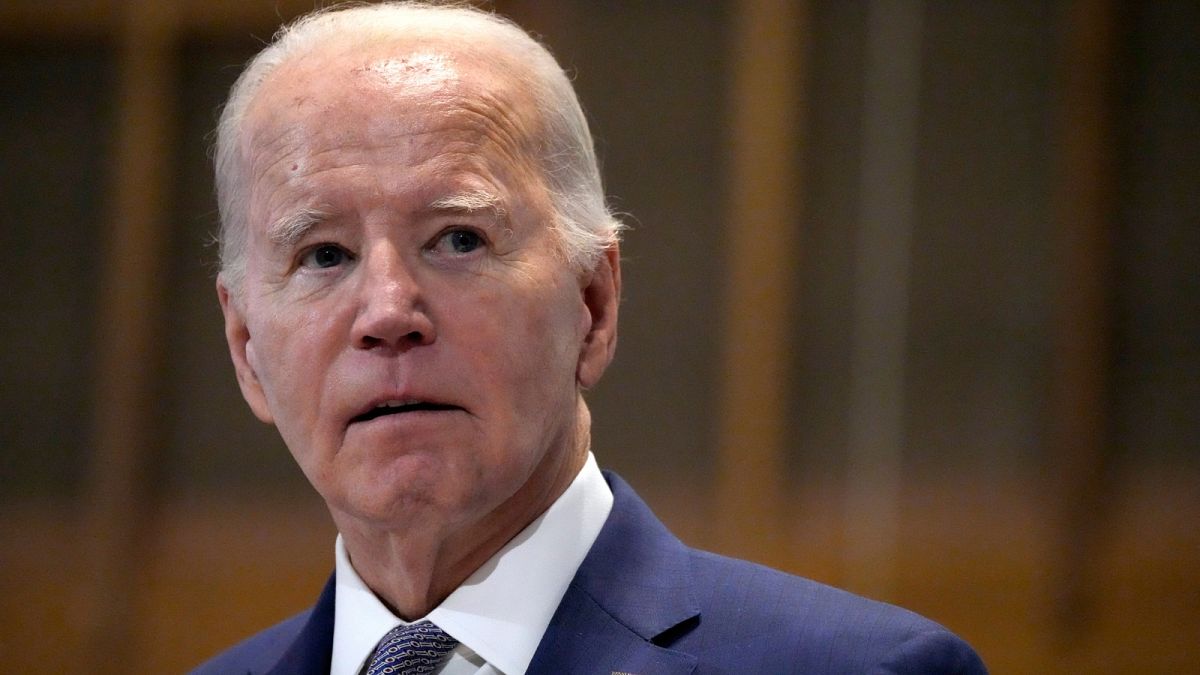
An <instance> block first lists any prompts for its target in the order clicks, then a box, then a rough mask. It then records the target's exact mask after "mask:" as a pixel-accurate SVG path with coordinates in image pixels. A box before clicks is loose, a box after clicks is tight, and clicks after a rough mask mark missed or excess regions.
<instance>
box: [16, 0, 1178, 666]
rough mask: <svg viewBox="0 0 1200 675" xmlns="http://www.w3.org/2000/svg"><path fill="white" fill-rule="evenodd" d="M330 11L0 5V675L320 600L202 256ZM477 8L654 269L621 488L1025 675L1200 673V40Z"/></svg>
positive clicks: (636, 336)
mask: <svg viewBox="0 0 1200 675" xmlns="http://www.w3.org/2000/svg"><path fill="white" fill-rule="evenodd" d="M312 6H313V2H312V0H304V1H300V0H125V1H120V0H5V2H4V3H3V4H0V92H3V93H2V94H0V95H2V96H3V100H4V103H3V105H2V106H0V138H3V142H2V143H0V167H2V168H0V172H2V173H0V200H2V201H0V213H3V214H4V223H3V225H2V226H0V251H7V252H8V253H10V254H12V257H10V258H8V259H7V260H8V262H7V263H6V268H7V269H8V270H9V274H8V277H7V279H8V281H7V282H6V283H5V286H6V290H5V291H4V292H3V293H2V294H0V308H2V309H0V321H2V326H3V327H2V329H0V340H2V343H0V346H2V348H0V360H2V361H0V363H2V365H0V372H3V377H2V381H3V387H2V388H0V397H2V407H0V409H2V410H3V411H4V412H5V417H6V419H5V421H4V423H3V424H2V425H0V598H2V600H0V671H3V672H13V673H18V672H19V673H37V672H45V673H51V672H60V671H61V669H62V668H63V666H62V665H61V664H62V662H63V661H62V659H63V656H64V655H83V656H82V657H78V656H77V657H75V658H85V659H86V661H84V662H85V663H88V670H89V671H91V672H105V671H106V670H107V671H109V672H137V673H172V672H182V671H184V670H186V669H188V668H189V667H191V666H193V665H195V664H197V663H198V662H200V661H202V660H203V659H205V658H206V657H208V656H209V655H211V654H213V653H215V652H216V651H218V650H219V649H221V648H222V647H224V646H226V645H229V644H231V643H232V642H234V641H236V640H237V639H240V638H241V637H243V636H245V635H248V634H249V633H251V632H253V631H255V630H257V629H258V628H261V627H264V626H266V625H268V624H270V623H273V622H275V621H277V620H279V619H281V618H283V617H285V616H289V615H291V614H292V613H295V612H297V611H299V610H301V609H303V608H305V607H307V606H308V605H309V604H310V603H311V602H312V601H313V600H314V599H315V596H316V594H317V593H318V591H319V589H320V587H321V585H322V583H323V582H324V580H325V578H326V577H327V575H328V574H329V572H330V571H331V569H332V551H333V537H334V530H333V528H332V525H331V524H330V521H329V518H328V516H327V515H326V514H325V512H324V509H323V505H322V503H321V502H320V500H319V498H318V497H317V496H316V495H315V494H314V493H313V492H312V491H311V489H310V488H309V487H308V485H307V484H306V483H305V481H304V479H303V477H302V476H301V474H300V472H299V471H298V470H297V469H296V468H295V466H294V465H293V463H292V461H291V458H290V456H289V455H288V453H287V450H286V448H285V447H284V446H283V445H282V443H281V442H280V441H279V439H278V438H277V436H276V435H275V434H274V432H273V430H272V429H270V428H267V427H265V426H263V425H261V424H259V423H258V422H257V421H255V420H254V418H253V417H252V416H251V415H250V413H249V411H248V409H246V407H245V405H244V403H243V402H242V400H241V397H240V395H239V393H238V391H237V387H236V384H235V381H234V377H233V371H232V368H231V367H230V365H229V362H228V356H227V352H226V348H225V344H224V339H223V335H222V325H221V317H220V312H219V310H218V307H217V303H216V298H215V294H214V292H213V278H214V267H213V265H214V261H215V257H216V256H215V253H216V252H215V249H214V248H213V247H211V246H209V239H210V236H211V234H212V233H213V232H214V231H215V228H216V214H215V203H214V201H213V199H212V196H211V176H210V169H209V161H208V157H207V152H208V147H209V144H210V141H211V137H210V136H209V133H210V131H211V129H212V128H213V126H214V123H215V119H216V114H217V110H218V106H219V105H220V103H221V101H222V98H223V96H224V94H225V92H226V91H227V89H228V87H229V85H230V84H231V83H232V81H233V79H234V78H235V77H236V76H237V74H238V72H239V68H240V65H241V64H242V63H244V62H245V60H246V59H247V58H249V57H250V56H251V55H252V54H253V53H254V52H255V51H256V50H257V49H258V48H260V47H261V46H262V44H263V41H264V40H266V39H268V38H269V37H270V36H271V34H272V33H273V32H274V30H275V29H276V28H277V27H278V26H279V24H280V23H281V22H283V21H285V20H287V19H290V18H292V17H294V16H297V15H298V14H300V13H302V12H303V11H305V10H308V9H311V8H312ZM487 6H489V7H492V8H494V9H495V10H496V11H499V12H501V13H503V14H506V15H508V16H510V17H512V18H514V19H516V20H517V21H518V22H519V23H521V24H522V25H523V26H525V27H526V28H528V29H530V30H532V31H534V32H535V33H537V34H538V35H540V36H542V38H543V39H544V41H545V42H546V43H547V44H548V45H549V46H550V47H551V49H552V50H553V51H554V52H555V54H556V55H557V56H558V57H559V59H560V61H561V62H562V63H563V65H564V66H565V67H566V68H567V70H568V71H569V72H570V73H572V74H573V76H574V79H575V82H576V85H577V88H578V91H579V93H580V96H581V98H582V100H583V103H584V106H585V108H586V110H587V112H588V114H589V116H590V118H591V120H592V123H593V130H594V132H595V135H596V137H597V143H598V149H599V153H600V156H601V157H602V159H603V163H604V173H605V176H606V180H607V190H608V192H609V193H610V194H611V195H612V200H613V204H614V205H615V208H616V209H617V210H619V211H621V212H623V213H626V214H628V215H627V219H628V220H629V222H630V223H631V225H632V230H631V232H630V233H629V235H628V237H627V240H626V242H625V244H624V246H623V253H624V276H625V290H624V296H625V297H624V300H623V306H622V319H621V345H620V348H619V350H618V356H617V361H616V363H615V365H614V367H613V368H612V369H611V370H610V371H609V374H608V375H607V376H606V379H605V381H604V382H603V383H602V384H601V385H600V386H599V387H598V388H597V389H596V390H595V391H593V392H591V394H590V395H589V396H590V401H591V405H592V409H593V414H594V418H595V420H596V425H595V437H594V440H593V449H594V451H595V453H596V455H597V456H598V458H599V459H600V462H601V464H602V465H603V466H607V467H609V468H613V469H616V470H617V471H618V472H620V473H622V474H623V475H624V476H625V477H626V478H627V479H628V480H629V481H630V482H631V483H632V484H633V485H634V487H635V488H637V489H638V490H639V491H640V492H641V493H642V494H643V496H644V497H646V498H647V499H648V501H649V502H650V503H651V505H652V506H653V507H654V508H655V510H656V511H657V512H658V513H659V514H660V515H661V516H662V517H663V518H664V520H666V521H667V523H668V524H669V525H670V526H671V527H672V528H673V529H674V530H675V531H676V532H677V533H678V534H679V535H680V536H681V537H682V538H683V539H684V540H686V541H687V542H689V543H691V544H693V545H697V546H702V547H706V548H710V549H715V550H718V551H721V552H725V553H729V554H734V555H738V556H741V557H747V558H751V559H754V560H759V561H762V562H766V563H769V564H772V565H775V566H778V567H781V568H783V569H786V570H789V571H791V572H794V573H797V574H802V575H805V576H809V577H812V578H815V579H818V580H821V581H825V582H828V583H832V584H836V585H840V586H844V587H847V588H849V589H851V590H854V591H857V592H860V593H864V594H867V595H870V596H872V597H876V598H880V599H883V600H887V601H890V602H894V603H899V604H902V605H904V606H907V607H910V608H912V609H914V610H916V611H919V612H921V613H923V614H926V615H928V616H931V617H932V618H934V619H935V620H937V621H939V622H941V623H943V624H945V625H947V626H949V627H950V628H952V629H953V630H955V631H956V632H958V633H960V634H961V635H963V636H964V637H965V638H966V639H967V640H968V641H970V642H971V643H972V644H974V645H975V646H976V647H977V649H978V650H979V651H980V653H981V654H982V655H983V657H984V659H985V660H986V661H987V662H988V664H989V666H990V667H991V669H992V670H993V672H996V673H1034V672H1073V673H1146V672H1180V673H1182V672H1200V528H1197V525H1196V523H1197V522H1200V376H1198V373H1200V266H1198V261H1200V189H1198V187H1197V186H1198V185H1200V4H1198V3H1195V2H1184V1H1181V2H1168V1H1161V2H1118V1H1116V0H1092V1H1084V0H1077V1H1068V0H1057V1H1056V0H1011V1H1001V0H980V1H978V2H952V1H950V0H925V1H919V0H909V1H904V0H890V1H889V0H862V1H855V2H841V1H832V0H808V1H804V0H775V1H770V0H726V1H723V2H721V1H713V2H669V1H667V0H644V1H640V2H638V1H634V0H623V1H614V2H606V3H604V4H603V5H601V4H599V3H592V2H588V1H586V0H555V1H554V2H549V1H544V2H542V1H535V0H497V2H495V3H494V4H489V5H487Z"/></svg>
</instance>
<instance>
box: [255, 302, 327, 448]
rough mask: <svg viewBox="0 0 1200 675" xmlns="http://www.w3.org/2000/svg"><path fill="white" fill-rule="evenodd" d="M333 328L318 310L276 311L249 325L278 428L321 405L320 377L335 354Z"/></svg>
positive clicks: (257, 366)
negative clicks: (286, 312)
mask: <svg viewBox="0 0 1200 675" xmlns="http://www.w3.org/2000/svg"><path fill="white" fill-rule="evenodd" d="M333 328H334V327H333V325H332V322H331V320H330V319H329V318H328V317H326V316H322V315H321V314H320V313H319V312H316V311H309V312H298V313H295V314H282V313H276V314H274V315H272V316H270V317H269V319H268V320H265V321H262V322H259V323H258V324H257V325H254V326H251V333H250V334H251V344H252V346H253V348H254V359H255V361H256V362H257V365H255V371H256V372H257V373H258V375H259V379H260V381H261V382H262V385H263V390H264V393H265V394H266V396H267V400H268V403H269V405H270V406H271V409H272V412H273V413H275V415H276V424H277V426H279V427H280V431H281V432H284V433H286V432H287V431H288V427H291V426H294V425H295V424H296V423H297V422H299V421H301V420H302V419H304V418H305V417H307V416H308V411H309V409H310V408H313V407H314V406H317V405H319V402H320V398H321V394H322V391H323V389H324V387H322V384H321V383H322V381H323V380H324V378H325V376H326V375H327V373H328V368H329V366H330V365H331V363H332V359H333V357H334V356H335V355H336V351H335V339H334V338H335V335H336V333H335V331H334V330H333Z"/></svg>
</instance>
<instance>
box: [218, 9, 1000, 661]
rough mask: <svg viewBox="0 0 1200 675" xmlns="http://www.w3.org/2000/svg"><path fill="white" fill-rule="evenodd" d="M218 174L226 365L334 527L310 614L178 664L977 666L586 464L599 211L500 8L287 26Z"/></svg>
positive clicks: (556, 84)
mask: <svg viewBox="0 0 1200 675" xmlns="http://www.w3.org/2000/svg"><path fill="white" fill-rule="evenodd" d="M217 181H218V193H219V199H220V205H221V219H222V235H221V245H222V248H221V257H222V269H221V273H220V275H219V277H218V281H217V292H218V295H219V298H220V302H221V307H222V310H223V311H224V315H225V326H226V329H225V332H226V337H227V340H228V342H229V348H230V353H231V354H232V358H233V362H234V366H235V369H236V372H237V379H238V384H239V385H240V387H241V390H242V393H243V395H244V396H245V398H246V400H247V402H248V403H249V405H250V407H251V409H252V410H253V411H254V413H255V415H257V416H258V417H259V418H261V419H262V420H263V421H265V422H268V423H271V424H274V425H275V426H276V427H277V428H278V429H279V433H280V434H281V435H282V437H283V439H284V441H285V442H286V443H287V446H288V448H289V449H290V451H291V452H292V454H293V455H294V457H295V459H296V462H297V463H298V464H299V465H300V467H301V469H302V470H303V471H304V473H305V475H306V476H307V477H308V479H309V481H311V482H312V484H313V486H314V487H315V488H316V489H317V491H318V492H319V493H320V495H321V496H322V497H323V498H324V500H325V502H326V504H327V505H328V507H329V511H330V514H331V515H332V517H333V520H334V523H335V524H336V525H337V529H338V532H339V537H338V539H337V542H336V546H335V560H336V567H335V569H336V571H335V574H334V576H333V578H332V579H331V580H330V582H329V583H328V584H327V585H326V588H325V590H324V592H323V593H322V594H321V596H320V598H319V599H318V600H317V602H316V605H315V606H314V607H313V608H312V609H311V610H309V611H307V612H305V613H303V614H301V615H299V616H297V617H294V618H292V619H290V620H288V621H285V622H284V623H282V624H279V625H278V626H275V627H274V628H271V629H269V630H267V631H265V632H263V633H261V634H259V635H257V636H255V637H253V638H250V639H249V640H247V641H246V642H244V643H242V644H240V645H238V646H236V647H234V648H233V649H231V650H230V651H228V652H226V653H225V654H222V655H220V656H218V657H216V658H215V659H213V660H212V661H210V662H208V663H207V664H205V665H204V666H201V668H200V669H199V670H198V672H201V673H246V672H250V673H318V672H320V673H325V672H331V673H336V674H339V675H349V674H354V673H370V674H371V675H374V674H376V673H385V672H389V673H431V672H439V673H504V674H506V675H517V674H518V673H524V672H530V673H601V674H603V675H610V674H611V675H615V674H617V673H637V674H645V675H649V674H651V673H692V672H695V673H718V672H721V673H785V672H804V673H826V672H828V673H848V672H912V673H918V672H919V673H931V672H947V673H949V672H982V670H983V667H982V664H980V662H979V660H978V658H977V657H976V656H975V654H974V653H973V652H972V651H971V650H970V648H969V647H967V646H966V645H965V644H964V643H962V642H961V641H960V640H958V639H957V638H956V637H954V636H953V635H951V634H950V633H948V632H947V631H946V630H945V629H943V628H941V627H940V626H938V625H936V624H934V623H932V622H929V621H927V620H925V619H922V618H920V617H918V616H916V615H913V614H911V613H909V612H906V611H904V610H901V609H897V608H894V607H889V606H887V605H883V604H879V603H875V602H871V601H868V600H865V599H862V598H858V597H855V596H852V595H849V594H847V593H844V592H841V591H837V590H834V589H831V588H828V587H825V586H821V585H819V584H816V583H814V582H811V581H807V580H803V579H799V578H795V577H790V576H787V575H784V574H782V573H779V572H775V571H772V570H768V569H765V568H762V567H758V566H755V565H752V564H750V563H746V562H741V561H735V560H730V559H726V558H721V557H718V556H715V555H712V554H708V553H703V552H699V551H695V550H691V549H688V548H686V547H685V546H684V545H683V544H681V543H680V542H679V541H678V540H677V539H675V538H674V537H673V536H671V534H670V533H669V532H667V531H666V529H665V528H664V527H663V526H662V525H661V524H660V523H659V522H658V521H657V520H656V519H655V518H654V517H653V515H652V514H651V513H650V512H649V511H648V509H647V508H646V506H645V505H644V504H643V503H642V502H641V501H640V500H639V499H638V497H637V496H636V495H635V494H634V493H633V492H632V490H631V489H630V488H629V487H628V486H627V485H625V484H624V483H623V482H621V480H620V479H619V478H617V477H616V476H613V475H602V474H601V473H600V471H599V469H597V467H596V462H595V459H594V458H593V456H592V455H591V452H590V450H589V426H590V419H589V415H588V408H587V405H586V404H585V403H584V399H583V397H582V391H583V390H585V389H587V388H588V387H590V386H592V385H594V384H595V383H596V382H597V381H598V380H599V379H600V377H601V375H602V374H603V373H604V370H605V368H606V367H607V366H608V364H609V362H610V361H611V360H612V357H613V350H614V347H615V345H616V338H617V304H618V298H619V295H620V288H621V275H620V265H619V257H618V244H617V240H618V235H619V233H620V230H621V226H620V224H619V223H618V222H617V221H616V220H615V219H614V218H613V217H612V216H611V215H610V214H609V212H608V211H607V210H606V207H605V202H604V198H603V191H602V188H601V182H600V177H599V172H598V170H597V166H596V161H595V157H594V154H593V149H592V141H591V138H590V135H589V132H588V129H587V124H586V122H585V120H584V117H583V114H582V112H581V111H580V107H579V104H578V102H577V100H576V98H575V94H574V92H573V91H572V88H571V86H570V83H569V82H568V80H567V78H566V77H565V76H564V74H563V72H562V70H561V69H560V68H559V66H558V65H557V63H556V62H555V61H554V59H553V57H552V56H550V54H549V53H548V52H547V51H546V50H545V49H544V48H542V47H541V46H540V45H539V44H537V43H536V42H535V41H534V40H532V39H531V38H530V37H529V36H528V35H526V34H525V33H524V32H523V31H521V30H520V29H519V28H517V27H516V26H514V25H512V24H510V23H508V22H506V21H504V20H503V19H500V18H497V17H495V16H491V15H488V14H485V13H482V12H478V11H476V10H472V9H466V8H447V7H428V6H421V5H411V4H383V5H374V6H359V7H354V8H350V9H343V10H336V11H330V12H325V13H319V14H316V15H312V16H309V17H307V18H304V19H302V20H300V21H298V22H297V23H295V24H294V25H292V26H291V27H289V28H287V29H285V30H283V31H282V32H281V33H280V35H279V36H277V38H276V39H275V41H274V43H273V44H271V45H270V46H269V47H267V48H266V49H265V50H264V51H263V52H262V53H260V54H259V55H258V56H257V57H256V58H255V59H254V60H253V61H252V62H251V63H250V65H249V66H248V67H247V68H246V71H245V72H244V73H243V74H242V76H241V78H240V79H239V80H238V82H237V84H236V85H235V86H234V88H233V91H232V93H231V95H230V98H229V101H228V103H227V105H226V108H225V110H224V113H223V115H222V119H221V124H220V129H219V135H218V141H217Z"/></svg>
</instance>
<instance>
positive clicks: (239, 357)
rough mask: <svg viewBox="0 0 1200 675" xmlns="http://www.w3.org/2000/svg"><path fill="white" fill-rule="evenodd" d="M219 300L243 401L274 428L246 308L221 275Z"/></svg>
mask: <svg viewBox="0 0 1200 675" xmlns="http://www.w3.org/2000/svg"><path fill="white" fill-rule="evenodd" d="M217 299H218V300H220V302H221V313H222V314H224V315H225V341H226V342H227V343H229V356H230V358H232V359H233V369H234V371H236V372H237V381H238V387H240V388H241V390H242V398H244V399H246V403H248V404H250V410H252V411H254V415H255V416H256V417H258V419H260V420H262V421H263V422H266V423H267V424H272V423H273V422H274V421H275V418H274V417H273V416H272V415H271V408H270V406H268V405H267V395H266V393H265V392H264V391H263V386H262V381H261V380H259V377H258V363H257V361H258V359H257V358H256V357H255V355H254V344H253V343H252V342H251V339H250V328H249V326H248V325H247V323H246V312H245V306H244V304H243V303H242V301H241V300H240V299H239V298H238V297H237V296H236V295H234V294H232V293H230V291H229V287H228V285H226V283H225V279H224V278H223V276H222V275H217Z"/></svg>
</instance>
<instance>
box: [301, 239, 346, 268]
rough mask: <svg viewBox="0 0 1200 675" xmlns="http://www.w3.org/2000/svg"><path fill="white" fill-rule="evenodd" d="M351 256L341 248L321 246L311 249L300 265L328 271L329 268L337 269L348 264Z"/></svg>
mask: <svg viewBox="0 0 1200 675" xmlns="http://www.w3.org/2000/svg"><path fill="white" fill-rule="evenodd" d="M348 257H349V254H347V253H346V250H345V249H343V248H342V247H340V246H334V245H333V244H321V245H320V246H316V247H314V248H312V249H310V250H309V251H308V252H307V253H305V254H304V257H303V258H301V259H300V264H301V265H303V266H305V267H317V268H321V269H326V268H329V267H337V266H338V265H341V264H342V263H344V262H346V259H347V258H348Z"/></svg>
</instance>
